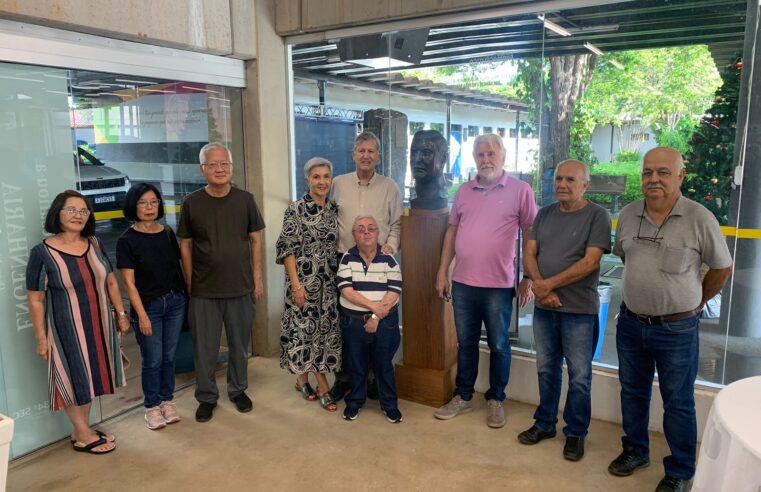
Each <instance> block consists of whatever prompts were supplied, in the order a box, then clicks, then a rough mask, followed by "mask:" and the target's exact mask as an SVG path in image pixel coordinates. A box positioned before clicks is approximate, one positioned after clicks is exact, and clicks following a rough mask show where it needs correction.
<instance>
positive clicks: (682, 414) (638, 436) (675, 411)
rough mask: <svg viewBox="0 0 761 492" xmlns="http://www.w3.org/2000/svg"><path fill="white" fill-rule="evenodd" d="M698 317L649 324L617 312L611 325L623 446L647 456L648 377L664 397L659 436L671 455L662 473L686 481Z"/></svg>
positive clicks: (690, 469) (691, 463)
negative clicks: (614, 329)
mask: <svg viewBox="0 0 761 492" xmlns="http://www.w3.org/2000/svg"><path fill="white" fill-rule="evenodd" d="M698 323H699V321H698V317H697V316H693V317H691V318H687V319H684V320H680V321H672V322H668V323H663V324H661V325H648V324H646V323H643V322H641V321H639V320H638V319H637V318H635V317H633V316H629V315H628V314H626V311H625V309H624V308H623V306H622V308H621V312H620V313H619V315H618V323H617V325H616V328H617V333H616V347H617V349H618V363H619V379H620V380H621V414H622V417H623V427H624V437H623V438H622V439H621V441H622V443H623V445H624V447H626V448H631V449H633V450H634V452H635V453H636V454H637V455H639V456H648V454H649V448H650V441H649V439H648V433H647V428H648V417H649V416H650V396H651V394H652V390H653V374H654V371H655V370H656V369H657V370H658V383H659V386H660V390H661V397H662V398H663V433H664V434H665V436H666V442H668V445H669V449H670V450H671V456H667V457H665V458H664V459H663V466H664V468H665V469H666V475H671V476H673V477H676V478H681V479H682V480H689V479H690V478H692V476H693V475H694V474H695V448H696V442H697V421H696V418H695V393H694V391H695V376H696V375H697V371H698Z"/></svg>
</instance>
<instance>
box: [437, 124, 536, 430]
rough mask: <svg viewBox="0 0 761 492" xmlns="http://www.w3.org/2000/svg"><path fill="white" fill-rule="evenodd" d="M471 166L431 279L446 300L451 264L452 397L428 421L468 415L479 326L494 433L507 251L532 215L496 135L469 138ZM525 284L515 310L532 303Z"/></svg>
mask: <svg viewBox="0 0 761 492" xmlns="http://www.w3.org/2000/svg"><path fill="white" fill-rule="evenodd" d="M473 158H474V159H475V161H476V165H477V166H478V176H477V177H476V179H474V180H473V181H470V182H468V183H465V184H463V185H462V186H461V187H460V189H459V190H457V195H456V196H455V200H454V205H453V206H452V212H451V213H450V215H449V227H448V228H447V232H446V234H445V235H444V245H443V247H442V250H441V263H440V264H439V271H438V273H437V276H436V291H437V292H438V294H439V296H440V297H442V298H444V299H449V296H450V282H449V265H450V263H452V259H454V257H455V256H456V257H457V261H456V262H455V266H454V273H453V275H452V284H451V297H452V299H453V303H454V304H453V306H454V320H455V326H456V328H457V342H458V344H459V347H458V351H457V378H456V380H455V385H456V389H455V392H454V395H453V397H452V399H451V400H450V401H449V403H447V404H446V405H444V406H443V407H441V408H439V409H438V410H436V412H435V413H434V416H435V417H436V418H438V419H442V420H447V419H451V418H453V417H456V416H457V415H459V414H461V413H465V412H469V411H471V410H472V409H473V407H472V405H473V402H472V401H471V400H472V398H473V391H474V385H475V383H476V377H477V376H478V346H479V342H480V338H481V325H482V324H483V325H484V326H485V327H486V340H487V342H488V344H489V350H490V352H491V355H490V357H489V391H487V392H486V394H485V395H484V396H485V397H486V401H487V407H488V415H487V418H486V424H487V425H488V426H489V427H493V428H500V427H502V426H504V425H505V411H504V408H503V407H502V402H503V401H504V400H505V387H506V386H507V380H508V378H509V376H510V338H509V336H508V329H509V327H510V316H511V315H512V311H513V297H515V285H516V279H515V243H516V239H517V237H518V228H521V229H522V230H523V239H524V242H525V240H526V238H527V237H528V233H529V230H530V229H531V224H532V223H533V222H534V216H536V211H537V209H536V200H535V198H534V192H533V191H532V190H531V186H529V185H528V184H527V183H524V182H522V181H519V180H517V179H513V178H511V177H509V176H508V175H507V174H506V173H505V171H504V170H503V169H502V166H504V164H505V147H504V145H503V143H502V139H501V138H500V137H499V135H494V134H486V135H480V136H478V137H476V140H475V142H474V144H473ZM530 282H531V281H530V280H528V279H523V280H522V281H521V283H520V286H519V288H518V295H519V303H520V305H521V307H523V306H525V305H526V304H527V303H528V302H529V301H530V300H531V298H532V294H531V283H530Z"/></svg>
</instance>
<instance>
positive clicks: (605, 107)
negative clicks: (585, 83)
mask: <svg viewBox="0 0 761 492" xmlns="http://www.w3.org/2000/svg"><path fill="white" fill-rule="evenodd" d="M613 60H615V61H616V62H617V65H620V66H622V67H623V68H619V67H618V66H616V64H613V63H612V62H613ZM719 83H720V79H719V76H718V73H717V72H716V69H715V67H714V64H713V60H712V59H711V55H710V53H709V51H708V48H707V47H706V46H704V45H695V46H679V47H671V48H659V49H652V50H638V51H619V52H616V53H608V54H605V55H603V56H602V57H601V60H600V63H599V64H598V68H597V70H596V71H595V76H594V78H593V80H592V83H591V84H590V86H589V90H588V91H587V93H586V95H585V97H584V98H583V99H582V101H581V102H580V103H579V106H580V107H581V108H583V109H584V110H585V111H587V112H588V113H589V114H590V115H591V117H592V118H593V119H594V120H595V121H596V122H597V124H598V125H608V124H609V125H612V126H613V127H615V128H617V129H619V131H621V129H622V127H623V126H624V124H626V125H627V126H632V125H634V126H635V127H639V128H640V130H639V131H633V132H629V133H630V134H631V135H640V134H642V133H643V132H642V131H641V129H644V128H645V127H650V128H651V129H652V130H653V132H654V133H655V136H656V139H657V140H658V143H659V144H660V145H670V146H675V145H676V146H679V145H678V140H679V139H681V140H682V141H683V142H685V143H686V141H687V139H688V138H689V135H690V134H691V133H692V127H693V126H694V124H695V123H696V121H697V119H698V118H699V117H700V115H701V114H703V111H704V109H705V108H706V107H707V106H708V105H709V104H710V103H711V98H712V97H713V92H714V91H715V90H716V87H718V85H719ZM625 136H626V135H623V134H622V135H620V137H622V138H621V139H620V141H621V142H627V140H628V139H626V138H624V137H625ZM662 140H663V141H662ZM627 143H628V144H629V147H632V146H637V147H638V146H639V143H641V142H638V141H636V139H634V140H631V139H629V141H628V142H627ZM619 150H636V148H620V149H619Z"/></svg>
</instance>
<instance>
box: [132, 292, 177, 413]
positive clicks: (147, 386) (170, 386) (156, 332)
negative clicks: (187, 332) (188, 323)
mask: <svg viewBox="0 0 761 492" xmlns="http://www.w3.org/2000/svg"><path fill="white" fill-rule="evenodd" d="M185 302H186V301H185V296H184V295H183V294H181V293H179V292H170V293H168V294H166V295H163V296H161V297H157V298H156V299H153V300H152V301H150V302H149V303H148V305H147V306H144V308H145V312H146V313H147V314H148V318H149V319H150V320H151V330H152V334H151V336H145V335H143V334H142V333H140V328H139V326H140V324H139V321H138V319H137V314H136V313H135V311H134V310H132V326H133V327H134V329H135V338H136V339H137V344H138V345H139V346H140V356H141V357H142V359H143V363H142V374H141V378H140V379H141V381H142V384H143V395H145V400H144V401H143V405H145V407H146V408H151V407H156V406H158V405H159V404H160V403H161V402H162V401H171V400H172V398H173V397H174V354H175V351H176V350H177V341H178V340H179V338H180V331H182V322H183V321H184V320H185Z"/></svg>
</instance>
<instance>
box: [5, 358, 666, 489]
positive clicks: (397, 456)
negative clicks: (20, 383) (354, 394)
mask: <svg viewBox="0 0 761 492" xmlns="http://www.w3.org/2000/svg"><path fill="white" fill-rule="evenodd" d="M249 378H250V383H251V391H250V392H249V394H250V395H251V396H252V398H253V400H254V410H253V411H252V412H251V413H249V414H240V413H238V412H237V411H236V410H235V408H234V406H233V404H232V403H231V402H230V401H229V400H227V399H226V398H224V399H221V400H220V405H219V406H218V407H217V409H216V411H215V413H214V418H213V419H212V420H211V421H210V422H208V423H205V424H199V423H197V422H195V421H194V420H193V414H194V411H195V408H196V402H195V399H194V398H193V391H192V388H188V389H185V390H182V391H180V392H179V393H178V394H177V397H176V401H177V406H178V409H179V411H180V413H181V415H182V416H183V418H184V420H183V421H182V422H180V423H178V424H174V425H172V426H169V427H167V428H165V429H163V430H160V431H150V430H148V429H147V428H146V427H145V424H144V421H143V411H142V410H141V409H136V410H133V411H130V412H128V413H127V414H125V415H122V416H120V417H117V418H115V419H113V420H110V421H108V422H106V423H105V424H104V425H102V426H100V427H101V428H103V429H107V430H108V431H109V432H113V433H114V434H116V435H117V437H118V448H117V450H116V451H115V452H113V453H110V454H107V455H104V456H90V455H86V454H84V453H75V452H74V451H72V450H71V449H70V444H69V443H68V441H62V442H60V443H57V444H54V445H52V446H49V447H48V448H46V449H44V450H42V451H39V452H37V453H35V454H33V455H31V456H28V457H26V458H23V459H21V460H18V461H16V462H13V463H11V464H10V467H9V474H8V485H7V487H8V488H7V490H9V491H22V490H29V491H36V490H40V491H43V490H44V491H53V490H55V491H59V490H60V491H67V490H71V491H81V490H99V489H106V490H110V491H122V490H124V491H127V490H130V491H132V490H140V491H142V492H147V491H154V490H164V491H167V490H183V491H196V490H232V489H234V488H236V489H239V490H333V491H342V490H394V491H396V490H404V491H406V490H420V491H427V490H478V491H484V490H516V491H522V492H531V491H553V492H554V491H559V490H562V491H568V492H576V491H578V492H587V491H606V490H615V491H617V492H627V491H631V492H635V491H636V492H641V491H648V490H654V489H655V486H656V484H657V483H658V481H659V480H660V479H661V477H662V475H663V468H662V465H661V459H662V457H663V456H664V454H666V453H667V452H668V448H667V446H666V443H665V441H664V439H663V436H662V435H660V434H653V435H652V436H651V439H652V449H651V462H652V464H651V466H650V467H649V468H647V469H644V470H641V471H639V472H637V473H635V474H634V475H633V476H631V477H627V478H617V477H613V476H611V475H609V474H608V473H607V471H606V468H607V465H608V463H609V462H610V460H612V459H613V458H615V456H616V455H617V454H618V453H619V452H620V441H619V438H620V434H621V428H620V426H618V425H615V424H610V423H607V422H601V421H593V422H592V427H591V429H590V434H589V436H588V438H587V454H586V456H585V457H584V459H583V460H582V461H580V462H578V463H571V462H569V461H566V460H564V459H563V457H562V448H563V443H564V440H563V438H562V437H557V438H555V439H552V440H549V441H544V442H542V443H540V444H538V445H536V446H533V447H528V446H524V445H521V444H520V443H519V442H518V441H517V439H516V436H517V434H518V433H519V432H521V431H522V430H525V429H526V428H528V427H529V426H530V425H531V423H532V419H531V416H532V414H533V411H534V407H533V406H530V405H526V404H522V403H517V402H510V401H508V402H507V404H506V410H507V411H506V413H507V425H506V426H505V427H504V428H502V429H498V430H495V429H490V428H488V427H487V426H486V424H485V418H486V409H485V404H484V402H483V400H482V399H481V398H480V395H479V396H478V398H477V405H476V409H475V411H473V412H471V413H469V414H465V415H462V416H460V417H457V418H455V419H453V420H450V421H438V420H436V419H434V418H433V415H432V412H433V409H431V408H429V407H425V406H423V405H418V404H414V403H409V402H406V401H401V402H400V409H401V410H402V412H403V414H404V422H403V423H401V424H396V425H393V424H390V423H388V422H387V421H386V420H385V418H384V417H383V415H382V414H381V412H380V409H379V408H378V406H377V402H375V401H369V402H368V404H367V405H366V406H365V408H364V409H363V411H362V412H361V413H360V414H359V418H358V419H357V420H356V421H354V422H347V421H344V420H343V419H342V418H341V416H340V412H341V411H342V410H343V407H344V405H343V403H342V404H340V405H339V411H338V412H337V413H335V414H331V413H328V412H326V411H324V410H322V409H321V408H320V406H319V404H318V403H315V402H307V401H305V400H303V399H301V397H300V395H299V394H298V393H297V392H296V391H295V390H294V389H293V383H294V377H293V376H292V375H290V374H288V373H286V372H285V371H283V370H281V369H280V368H279V366H278V361H277V359H272V358H261V357H258V358H254V359H252V360H251V362H250V363H249ZM224 380H225V377H224V375H221V376H220V377H219V379H218V381H219V384H220V388H222V391H223V393H224ZM508 395H509V388H508ZM558 434H560V432H559V433H558Z"/></svg>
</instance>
